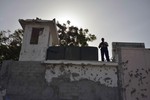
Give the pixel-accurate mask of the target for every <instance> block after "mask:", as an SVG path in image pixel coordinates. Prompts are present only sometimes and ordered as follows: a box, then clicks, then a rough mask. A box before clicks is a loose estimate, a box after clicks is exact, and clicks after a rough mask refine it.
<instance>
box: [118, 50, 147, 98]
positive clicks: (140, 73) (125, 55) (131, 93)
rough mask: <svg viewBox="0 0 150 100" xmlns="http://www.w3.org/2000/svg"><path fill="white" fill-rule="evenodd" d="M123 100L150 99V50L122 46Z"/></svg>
mask: <svg viewBox="0 0 150 100" xmlns="http://www.w3.org/2000/svg"><path fill="white" fill-rule="evenodd" d="M120 53H121V55H120V57H121V59H120V64H121V66H120V67H121V70H120V72H121V75H120V77H121V78H122V88H123V100H150V50H149V49H142V48H141V49H140V48H121V51H120Z"/></svg>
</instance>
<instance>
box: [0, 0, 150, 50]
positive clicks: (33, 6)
mask: <svg viewBox="0 0 150 100" xmlns="http://www.w3.org/2000/svg"><path fill="white" fill-rule="evenodd" d="M36 17H39V18H41V19H47V20H52V19H53V18H56V20H57V21H60V22H66V21H67V20H70V21H71V22H72V25H75V26H78V27H82V28H87V29H89V31H90V33H92V34H95V35H96V36H97V40H96V41H94V42H92V43H90V46H98V44H99V42H100V41H101V38H102V37H104V38H105V40H106V41H107V42H108V43H109V45H110V47H109V49H110V51H111V43H112V42H143V43H145V46H146V48H150V0H0V30H7V29H9V30H11V31H14V30H15V29H18V28H21V26H20V24H19V22H18V19H34V18H36Z"/></svg>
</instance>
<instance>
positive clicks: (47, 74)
mask: <svg viewBox="0 0 150 100" xmlns="http://www.w3.org/2000/svg"><path fill="white" fill-rule="evenodd" d="M117 66H118V65H117V64H116V63H104V62H94V61H93V62H90V61H89V62H88V61H87V62H86V61H84V62H82V61H46V62H42V63H41V62H33V61H32V62H31V61H26V62H25V61H19V62H5V63H4V64H3V66H2V70H1V74H0V79H1V81H0V84H1V86H2V87H3V88H4V89H6V90H7V93H6V96H5V97H6V98H9V99H10V100H119V99H118V85H117V81H118V80H117V69H116V67H117Z"/></svg>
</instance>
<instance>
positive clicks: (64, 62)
mask: <svg viewBox="0 0 150 100" xmlns="http://www.w3.org/2000/svg"><path fill="white" fill-rule="evenodd" d="M41 63H43V64H73V65H82V64H84V65H94V66H111V67H116V66H118V63H114V62H102V61H77V60H75V61H74V60H46V61H42V62H41Z"/></svg>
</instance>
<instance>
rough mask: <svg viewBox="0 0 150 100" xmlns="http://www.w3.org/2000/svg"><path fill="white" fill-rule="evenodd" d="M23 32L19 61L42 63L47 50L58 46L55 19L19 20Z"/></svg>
mask: <svg viewBox="0 0 150 100" xmlns="http://www.w3.org/2000/svg"><path fill="white" fill-rule="evenodd" d="M19 22H20V24H21V26H22V28H23V30H24V34H23V43H22V48H21V52H20V57H19V60H20V61H43V60H45V59H46V53H47V48H48V47H49V46H53V45H57V44H58V33H57V29H56V23H55V19H53V20H41V19H39V18H37V19H26V20H23V19H19Z"/></svg>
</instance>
